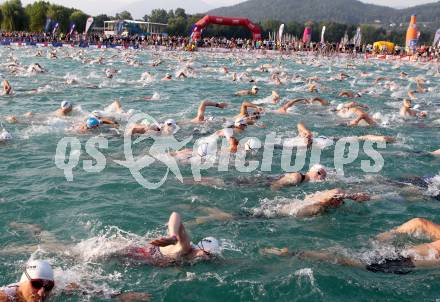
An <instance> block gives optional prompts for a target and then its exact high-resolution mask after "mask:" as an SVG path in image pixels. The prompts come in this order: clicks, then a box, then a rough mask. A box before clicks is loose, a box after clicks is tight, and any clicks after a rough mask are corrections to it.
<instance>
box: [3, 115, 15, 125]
mask: <svg viewBox="0 0 440 302" xmlns="http://www.w3.org/2000/svg"><path fill="white" fill-rule="evenodd" d="M5 120H6V121H7V122H8V123H9V124H17V123H18V119H17V117H16V116H15V115H8V116H7V117H5Z"/></svg>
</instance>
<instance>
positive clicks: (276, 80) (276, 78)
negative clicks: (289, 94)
mask: <svg viewBox="0 0 440 302" xmlns="http://www.w3.org/2000/svg"><path fill="white" fill-rule="evenodd" d="M271 79H272V81H273V82H274V83H275V85H277V86H279V85H282V84H283V83H282V82H281V80H280V78H279V77H278V75H276V74H274V75H272V76H271Z"/></svg>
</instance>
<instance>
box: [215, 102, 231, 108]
mask: <svg viewBox="0 0 440 302" xmlns="http://www.w3.org/2000/svg"><path fill="white" fill-rule="evenodd" d="M215 107H218V108H221V109H223V108H226V107H228V103H224V102H222V103H217V105H216V106H215Z"/></svg>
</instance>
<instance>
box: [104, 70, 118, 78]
mask: <svg viewBox="0 0 440 302" xmlns="http://www.w3.org/2000/svg"><path fill="white" fill-rule="evenodd" d="M117 73H118V71H117V70H116V69H106V70H105V77H106V78H107V79H113V77H114V76H115V75H116V74H117Z"/></svg>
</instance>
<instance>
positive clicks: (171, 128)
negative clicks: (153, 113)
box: [161, 119, 177, 135]
mask: <svg viewBox="0 0 440 302" xmlns="http://www.w3.org/2000/svg"><path fill="white" fill-rule="evenodd" d="M176 128H177V124H176V121H175V120H173V119H168V120H166V121H165V122H164V123H163V125H162V128H161V131H162V133H164V134H168V135H169V134H174V132H175V131H176Z"/></svg>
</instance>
